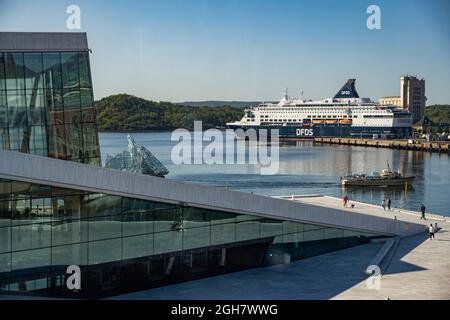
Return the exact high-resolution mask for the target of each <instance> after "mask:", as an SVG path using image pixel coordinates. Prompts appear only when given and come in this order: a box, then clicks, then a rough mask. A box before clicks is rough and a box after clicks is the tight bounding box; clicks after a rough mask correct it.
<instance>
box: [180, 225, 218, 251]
mask: <svg viewBox="0 0 450 320" xmlns="http://www.w3.org/2000/svg"><path fill="white" fill-rule="evenodd" d="M210 232H211V228H210V227H209V226H207V227H200V228H192V229H185V230H183V250H186V249H193V248H202V247H208V246H209V245H210Z"/></svg>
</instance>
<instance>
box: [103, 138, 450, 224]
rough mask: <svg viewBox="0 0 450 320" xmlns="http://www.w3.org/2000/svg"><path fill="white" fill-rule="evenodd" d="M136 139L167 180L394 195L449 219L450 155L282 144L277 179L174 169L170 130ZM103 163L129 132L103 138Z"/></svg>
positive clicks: (233, 169) (244, 168)
mask: <svg viewBox="0 0 450 320" xmlns="http://www.w3.org/2000/svg"><path fill="white" fill-rule="evenodd" d="M132 136H133V137H134V138H135V140H136V141H137V142H138V143H140V144H142V145H144V146H145V147H147V148H149V150H151V151H152V153H154V154H155V155H156V156H157V157H158V159H159V160H160V161H161V162H162V163H163V164H164V165H165V166H166V167H167V168H168V169H169V171H170V174H169V175H168V177H167V178H169V179H176V180H182V181H189V182H194V183H200V184H206V185H211V186H218V187H224V188H225V187H227V188H229V189H234V190H238V191H244V192H253V193H258V194H264V195H283V194H324V195H329V196H335V197H342V196H343V195H344V194H348V195H349V197H350V198H351V199H353V200H356V201H364V202H370V203H373V204H377V205H379V204H380V203H381V200H382V199H383V198H387V197H390V198H391V200H392V206H393V207H400V208H406V209H411V210H418V209H419V207H420V204H421V203H422V202H424V203H425V205H426V206H427V208H428V210H430V211H431V212H433V213H438V214H443V215H450V209H449V208H450V197H448V196H447V194H448V191H447V189H448V187H449V181H450V170H449V169H450V166H449V155H448V154H440V155H439V154H431V153H424V152H413V151H406V150H391V149H383V148H379V149H377V148H364V147H355V146H339V145H314V144H313V143H312V142H311V141H296V142H287V143H282V144H281V147H280V166H279V167H280V169H279V172H278V174H277V175H273V176H261V175H260V174H259V172H260V170H259V167H258V165H180V166H176V165H174V164H173V163H172V162H171V160H170V152H171V147H172V146H173V145H174V144H175V143H173V142H171V141H170V132H151V133H136V134H133V135H132ZM100 143H101V152H102V159H105V158H106V154H110V155H113V154H117V153H119V152H121V151H122V150H124V149H126V147H127V140H126V134H125V133H101V134H100ZM387 163H389V165H390V166H391V168H392V169H393V170H400V172H402V173H403V174H404V175H414V176H415V177H416V179H415V181H414V183H413V186H412V187H411V186H410V187H409V188H408V190H404V188H382V187H381V188H369V189H367V188H363V189H361V188H356V189H355V188H352V189H343V188H342V187H341V185H340V184H339V178H340V177H341V176H343V175H346V174H350V173H361V172H364V173H369V174H371V173H372V172H375V171H380V170H381V169H384V168H385V167H386V166H387Z"/></svg>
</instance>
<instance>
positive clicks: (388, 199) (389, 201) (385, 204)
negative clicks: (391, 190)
mask: <svg viewBox="0 0 450 320" xmlns="http://www.w3.org/2000/svg"><path fill="white" fill-rule="evenodd" d="M391 205H392V201H391V198H387V199H383V201H381V206H382V207H383V210H384V211H386V206H387V208H388V210H391Z"/></svg>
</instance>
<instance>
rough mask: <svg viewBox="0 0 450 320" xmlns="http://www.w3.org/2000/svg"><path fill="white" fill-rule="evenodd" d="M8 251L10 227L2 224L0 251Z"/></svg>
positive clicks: (9, 248)
mask: <svg viewBox="0 0 450 320" xmlns="http://www.w3.org/2000/svg"><path fill="white" fill-rule="evenodd" d="M2 220H3V219H2ZM3 223H5V222H3ZM9 223H11V221H9ZM9 251H11V227H6V226H2V227H0V253H4V252H9Z"/></svg>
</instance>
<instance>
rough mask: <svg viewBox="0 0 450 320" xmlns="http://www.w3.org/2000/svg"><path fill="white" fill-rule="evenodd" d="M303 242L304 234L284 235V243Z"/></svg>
mask: <svg viewBox="0 0 450 320" xmlns="http://www.w3.org/2000/svg"><path fill="white" fill-rule="evenodd" d="M303 240H304V238H303V232H298V233H289V234H284V235H283V242H284V243H292V242H302V241H303Z"/></svg>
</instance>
